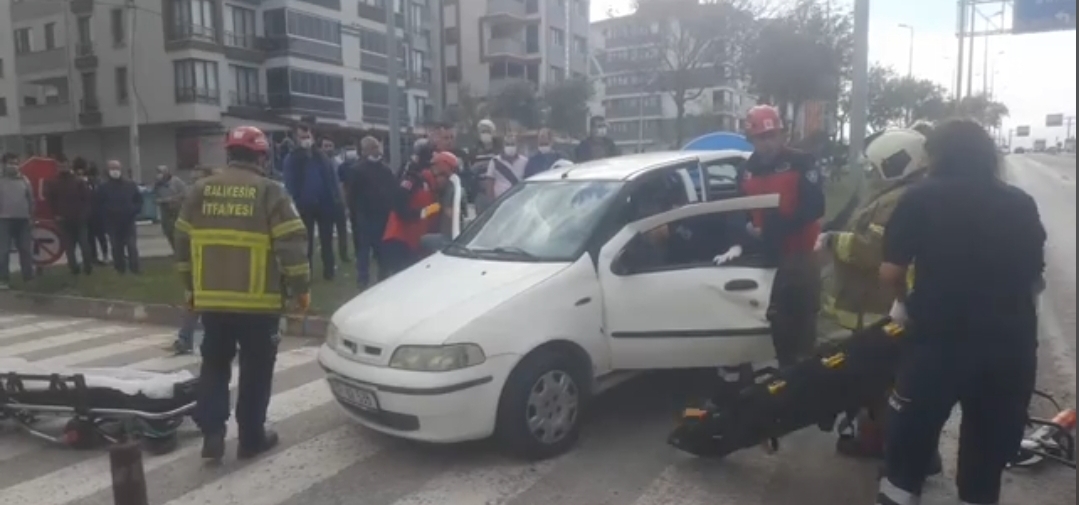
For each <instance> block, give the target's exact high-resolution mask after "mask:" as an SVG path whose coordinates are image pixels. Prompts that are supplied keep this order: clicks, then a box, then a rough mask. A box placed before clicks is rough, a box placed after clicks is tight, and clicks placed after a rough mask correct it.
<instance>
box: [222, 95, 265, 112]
mask: <svg viewBox="0 0 1079 505" xmlns="http://www.w3.org/2000/svg"><path fill="white" fill-rule="evenodd" d="M269 106H270V104H269V102H267V101H266V95H261V94H258V93H249V92H239V91H230V92H229V110H238V109H242V110H257V111H263V110H266V109H267V108H268V107H269Z"/></svg>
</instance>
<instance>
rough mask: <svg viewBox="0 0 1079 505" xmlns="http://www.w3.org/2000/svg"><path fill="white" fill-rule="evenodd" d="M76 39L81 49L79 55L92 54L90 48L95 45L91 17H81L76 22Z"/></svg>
mask: <svg viewBox="0 0 1079 505" xmlns="http://www.w3.org/2000/svg"><path fill="white" fill-rule="evenodd" d="M75 39H76V40H78V42H79V46H80V48H79V49H78V51H77V54H80V55H81V54H90V53H91V50H90V47H91V45H92V44H93V43H94V38H93V33H92V32H91V30H90V16H79V18H78V19H76V20H75Z"/></svg>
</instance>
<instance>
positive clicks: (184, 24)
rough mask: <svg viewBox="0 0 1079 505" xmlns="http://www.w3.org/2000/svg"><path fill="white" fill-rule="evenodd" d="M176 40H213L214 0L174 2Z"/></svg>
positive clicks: (174, 33)
mask: <svg viewBox="0 0 1079 505" xmlns="http://www.w3.org/2000/svg"><path fill="white" fill-rule="evenodd" d="M172 16H173V18H172V19H173V34H172V36H173V38H174V39H192V38H198V39H211V40H212V39H213V38H214V3H213V1H212V0H173V3H172Z"/></svg>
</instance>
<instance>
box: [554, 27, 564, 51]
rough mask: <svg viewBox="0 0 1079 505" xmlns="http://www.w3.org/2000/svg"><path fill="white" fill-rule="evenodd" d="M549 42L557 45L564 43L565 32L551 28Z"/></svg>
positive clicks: (560, 45)
mask: <svg viewBox="0 0 1079 505" xmlns="http://www.w3.org/2000/svg"><path fill="white" fill-rule="evenodd" d="M551 43H552V44H554V45H556V46H559V47H562V46H564V45H566V32H563V31H562V30H559V29H558V28H551Z"/></svg>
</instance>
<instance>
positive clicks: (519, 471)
mask: <svg viewBox="0 0 1079 505" xmlns="http://www.w3.org/2000/svg"><path fill="white" fill-rule="evenodd" d="M559 461H561V458H560V459H554V460H547V461H542V462H539V463H534V464H528V463H520V462H516V461H506V462H503V464H502V466H500V467H497V466H496V467H492V466H485V467H481V468H469V469H467V470H460V471H454V472H447V473H444V474H442V475H440V476H438V477H436V478H434V479H433V480H431V481H430V482H428V483H427V484H425V485H424V486H423V488H422V489H420V490H419V491H418V492H416V493H413V494H411V495H409V496H406V497H405V498H402V499H400V500H398V501H396V502H394V504H393V505H433V504H439V503H447V504H448V503H461V504H464V503H482V504H484V505H502V504H504V503H506V502H508V501H509V500H512V499H513V498H515V497H517V495H519V494H521V493H523V492H525V491H527V490H528V489H529V488H531V487H532V486H534V485H535V484H536V483H537V482H539V481H540V480H541V479H543V478H544V477H546V476H547V475H548V474H549V473H551V471H552V470H554V468H555V466H556V465H557V464H558V462H559Z"/></svg>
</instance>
